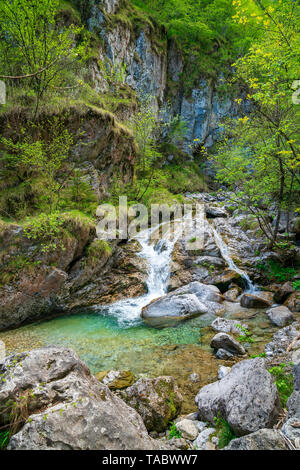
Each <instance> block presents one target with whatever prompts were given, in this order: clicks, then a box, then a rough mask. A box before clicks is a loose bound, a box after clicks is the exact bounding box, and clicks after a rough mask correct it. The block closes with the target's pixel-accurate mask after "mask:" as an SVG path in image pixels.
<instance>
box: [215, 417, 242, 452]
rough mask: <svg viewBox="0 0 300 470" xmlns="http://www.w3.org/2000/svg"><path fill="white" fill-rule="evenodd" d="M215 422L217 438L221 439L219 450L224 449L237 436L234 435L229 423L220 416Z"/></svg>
mask: <svg viewBox="0 0 300 470" xmlns="http://www.w3.org/2000/svg"><path fill="white" fill-rule="evenodd" d="M214 421H215V425H216V436H217V437H218V438H219V448H220V449H223V448H224V447H226V446H227V445H228V444H229V442H230V441H232V440H233V439H235V438H236V437H237V436H236V435H235V434H234V431H233V430H232V429H231V427H230V425H229V423H228V422H227V421H226V420H225V419H224V418H222V417H221V416H220V415H219V416H217V417H215V418H214Z"/></svg>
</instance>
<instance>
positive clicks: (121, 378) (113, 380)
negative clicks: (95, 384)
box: [95, 370, 134, 390]
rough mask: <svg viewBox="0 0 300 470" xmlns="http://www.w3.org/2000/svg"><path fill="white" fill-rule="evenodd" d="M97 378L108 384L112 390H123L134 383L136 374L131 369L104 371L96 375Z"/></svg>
mask: <svg viewBox="0 0 300 470" xmlns="http://www.w3.org/2000/svg"><path fill="white" fill-rule="evenodd" d="M95 377H96V379H97V380H99V381H100V382H102V383H103V384H104V385H107V386H108V388H109V389H110V390H121V389H123V388H126V387H130V385H132V384H133V383H134V375H133V373H132V372H131V371H130V370H125V371H116V370H110V371H104V372H99V373H98V374H96V375H95Z"/></svg>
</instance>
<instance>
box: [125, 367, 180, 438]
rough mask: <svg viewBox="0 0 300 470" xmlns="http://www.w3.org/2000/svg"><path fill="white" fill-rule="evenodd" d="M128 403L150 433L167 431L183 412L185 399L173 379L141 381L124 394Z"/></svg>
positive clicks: (164, 377)
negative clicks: (169, 424) (171, 422)
mask: <svg viewBox="0 0 300 470" xmlns="http://www.w3.org/2000/svg"><path fill="white" fill-rule="evenodd" d="M122 397H123V398H124V400H125V401H126V403H127V404H128V405H129V406H131V407H132V408H134V409H135V410H136V411H137V412H138V413H139V414H140V415H141V417H142V419H143V421H144V423H145V426H146V428H147V430H148V431H157V432H162V431H165V430H166V429H167V427H168V423H169V422H170V421H171V420H172V419H174V418H176V416H178V414H179V413H180V410H181V405H182V401H183V398H182V396H181V394H180V393H179V390H178V388H177V386H176V385H175V382H174V379H173V377H168V376H162V377H157V378H155V379H148V378H143V379H139V380H138V381H137V382H136V383H135V384H134V385H132V386H131V387H129V388H127V389H126V390H125V391H124V392H122Z"/></svg>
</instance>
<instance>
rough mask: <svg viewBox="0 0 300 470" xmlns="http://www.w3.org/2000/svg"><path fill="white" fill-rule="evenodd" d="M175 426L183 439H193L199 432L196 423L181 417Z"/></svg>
mask: <svg viewBox="0 0 300 470" xmlns="http://www.w3.org/2000/svg"><path fill="white" fill-rule="evenodd" d="M176 428H177V430H178V431H180V432H181V434H182V437H183V438H184V439H188V440H189V441H193V440H194V439H196V437H197V436H198V434H199V430H198V427H197V424H195V423H194V421H191V420H190V419H183V420H182V421H179V422H178V423H176Z"/></svg>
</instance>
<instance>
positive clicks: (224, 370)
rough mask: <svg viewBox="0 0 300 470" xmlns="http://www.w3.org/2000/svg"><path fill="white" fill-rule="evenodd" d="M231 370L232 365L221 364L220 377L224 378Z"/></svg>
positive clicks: (220, 378)
mask: <svg viewBox="0 0 300 470" xmlns="http://www.w3.org/2000/svg"><path fill="white" fill-rule="evenodd" d="M230 371H231V367H225V366H219V370H218V379H219V380H222V379H223V378H224V377H225V376H226V375H228V374H229V372H230Z"/></svg>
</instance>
